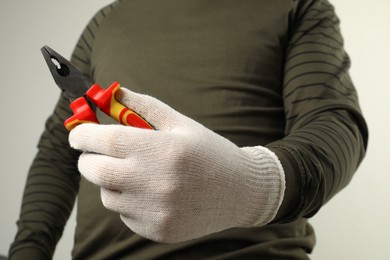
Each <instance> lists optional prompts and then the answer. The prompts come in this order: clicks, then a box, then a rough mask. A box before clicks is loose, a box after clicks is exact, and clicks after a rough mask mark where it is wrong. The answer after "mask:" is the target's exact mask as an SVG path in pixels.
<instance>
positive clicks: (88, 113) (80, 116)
mask: <svg viewBox="0 0 390 260" xmlns="http://www.w3.org/2000/svg"><path fill="white" fill-rule="evenodd" d="M70 108H71V109H72V111H73V114H74V115H73V116H71V117H69V118H68V119H67V120H65V122H64V125H65V127H66V129H68V130H69V131H70V130H72V129H73V128H75V127H76V126H78V125H79V124H82V123H97V124H98V123H99V121H98V120H97V118H96V115H95V112H94V111H93V110H92V109H91V107H90V106H89V104H88V102H87V100H86V99H85V98H84V97H79V98H78V99H76V100H74V101H73V102H72V103H70Z"/></svg>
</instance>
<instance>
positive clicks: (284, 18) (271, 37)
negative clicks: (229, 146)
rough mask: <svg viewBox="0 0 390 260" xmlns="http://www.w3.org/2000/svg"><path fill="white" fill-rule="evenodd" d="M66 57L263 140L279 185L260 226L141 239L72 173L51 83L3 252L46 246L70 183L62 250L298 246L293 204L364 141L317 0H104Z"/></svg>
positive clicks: (304, 207) (316, 196)
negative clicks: (68, 243) (69, 244)
mask: <svg viewBox="0 0 390 260" xmlns="http://www.w3.org/2000/svg"><path fill="white" fill-rule="evenodd" d="M72 61H73V62H74V63H75V64H76V65H77V66H78V67H79V68H80V69H82V70H83V71H84V72H85V73H87V74H89V75H91V76H92V77H93V79H94V80H95V81H96V82H97V83H99V84H100V85H101V86H106V87H108V86H109V85H110V84H111V83H112V82H113V81H119V82H120V83H121V85H122V86H124V87H127V88H129V89H131V90H133V91H136V92H140V93H145V94H149V95H151V96H154V97H156V98H158V99H160V100H162V101H163V102H165V103H167V104H168V105H170V106H172V107H173V108H175V109H176V110H177V111H179V112H181V113H183V114H185V115H187V116H189V117H191V118H193V119H195V120H197V121H198V122H200V123H202V124H203V125H205V126H206V127H208V128H210V129H211V130H213V131H215V132H217V133H218V134H220V135H223V136H225V137H226V138H228V139H229V140H231V141H233V142H234V143H236V144H237V145H239V146H255V145H264V146H266V147H268V148H269V149H271V150H272V151H274V152H275V153H276V155H277V156H278V157H279V159H280V161H281V163H282V165H283V167H284V170H285V174H286V185H287V187H286V195H285V198H284V201H283V204H282V206H281V209H280V210H279V212H278V215H277V218H276V219H275V221H274V222H273V223H272V224H269V225H267V226H265V227H261V228H253V229H238V228H237V229H230V230H227V231H224V232H220V233H217V234H213V235H210V236H207V237H204V238H201V239H196V240H192V241H188V242H183V243H178V244H170V245H167V244H159V243H155V242H153V241H149V240H146V239H144V238H142V237H140V236H138V235H137V234H134V233H133V232H132V231H131V230H129V229H128V228H127V227H126V226H125V225H124V224H123V223H122V222H121V221H120V219H119V217H118V215H117V214H116V213H113V212H110V211H108V210H107V209H105V208H104V207H103V206H102V203H101V201H100V195H99V188H98V187H96V186H94V185H93V184H91V183H89V182H87V181H86V180H84V179H83V178H81V177H80V174H79V173H78V170H77V159H78V155H79V153H78V152H77V151H75V150H72V149H71V148H70V147H69V144H68V140H67V139H68V132H67V131H66V130H65V128H64V126H63V121H64V120H65V119H66V118H67V117H69V116H70V115H71V111H70V109H69V107H68V105H69V102H68V101H67V100H65V98H63V97H62V96H61V97H60V99H59V101H58V105H57V106H56V108H55V110H54V112H53V114H52V116H51V117H50V118H49V119H48V121H47V123H46V129H45V131H44V133H43V134H42V137H41V139H40V141H39V144H38V148H39V152H38V153H37V156H36V158H35V160H34V162H33V164H32V166H31V169H30V172H29V175H28V179H27V184H26V188H25V193H24V197H23V203H22V209H21V215H20V219H19V221H18V233H17V235H16V238H15V241H14V242H13V244H12V245H11V249H10V257H11V259H34V258H36V259H45V258H50V257H51V256H52V254H53V252H54V250H55V246H56V243H57V241H58V239H59V238H60V236H61V234H62V231H63V227H64V225H65V223H66V220H67V218H68V217H69V214H70V212H71V209H72V207H73V204H74V202H75V199H76V197H77V196H78V205H77V228H76V233H75V246H74V249H73V252H72V256H73V258H75V259H130V258H131V259H151V258H167V259H176V258H190V259H199V258H205V257H210V258H212V257H216V258H240V259H243V258H250V257H252V258H258V259H259V258H260V257H263V258H261V259H281V258H283V257H285V258H287V259H305V258H307V254H308V253H310V252H311V250H312V248H313V246H314V241H315V238H314V233H313V230H312V228H311V226H310V225H309V224H308V223H307V221H306V218H308V217H310V216H313V215H314V214H315V213H316V212H317V211H318V210H319V209H320V208H321V206H322V205H324V203H326V202H327V201H328V200H329V199H330V198H332V197H333V196H334V195H335V194H336V193H337V192H338V191H340V190H341V189H342V188H344V187H345V186H346V185H347V184H348V183H349V181H350V180H351V177H352V176H353V173H354V172H355V170H356V169H357V167H358V165H359V163H360V162H361V160H362V158H363V157H364V154H365V148H366V145H367V127H366V125H365V121H364V119H363V117H362V114H361V112H360V109H359V105H358V98H357V94H356V91H355V88H354V86H353V84H352V82H351V79H350V77H349V74H348V69H349V66H350V61H349V58H348V56H347V54H346V53H345V51H344V49H343V39H342V36H341V35H340V30H339V21H338V18H337V16H336V15H335V12H334V8H333V7H332V6H331V4H330V3H329V2H327V1H326V0H317V1H316V0H296V1H294V0H268V1H267V0H223V1H222V0H213V1H210V0H188V1H182V0H122V1H117V2H115V3H113V4H112V5H110V6H107V7H105V8H103V9H102V10H101V11H100V12H98V13H97V14H96V15H95V17H93V19H92V20H91V22H90V23H89V24H88V26H87V27H86V29H85V31H84V32H83V34H82V36H81V37H80V40H79V42H78V43H77V46H76V48H75V51H74V54H73V56H72ZM42 91H43V90H42ZM97 115H98V118H99V120H100V121H101V123H112V121H111V120H110V119H109V118H108V117H107V116H105V115H103V114H101V113H100V112H97ZM26 256H28V258H26ZM64 258H68V257H67V256H64Z"/></svg>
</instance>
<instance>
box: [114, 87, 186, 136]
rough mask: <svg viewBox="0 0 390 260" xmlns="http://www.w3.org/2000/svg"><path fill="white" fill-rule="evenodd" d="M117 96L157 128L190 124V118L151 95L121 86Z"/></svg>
mask: <svg viewBox="0 0 390 260" xmlns="http://www.w3.org/2000/svg"><path fill="white" fill-rule="evenodd" d="M117 98H118V100H119V101H120V102H121V103H122V104H123V105H125V106H126V107H128V108H130V109H132V110H134V111H135V112H136V113H137V114H139V115H140V116H142V117H143V118H144V119H145V120H146V121H148V122H149V123H150V124H152V125H153V126H154V127H155V128H156V129H157V130H165V131H169V130H171V129H172V128H175V127H177V126H180V125H186V124H188V119H189V118H187V117H186V116H184V115H182V114H180V113H179V112H177V111H176V110H174V109H173V108H171V107H170V106H168V105H167V104H165V103H163V102H161V101H160V100H158V99H156V98H153V97H151V96H147V95H142V94H138V93H135V92H132V91H130V90H128V89H125V88H121V91H119V92H118V94H117Z"/></svg>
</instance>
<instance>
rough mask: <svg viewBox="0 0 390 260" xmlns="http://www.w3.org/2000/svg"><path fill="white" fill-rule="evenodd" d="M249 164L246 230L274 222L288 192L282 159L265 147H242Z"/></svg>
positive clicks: (247, 173)
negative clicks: (286, 191)
mask: <svg viewBox="0 0 390 260" xmlns="http://www.w3.org/2000/svg"><path fill="white" fill-rule="evenodd" d="M241 150H242V151H244V152H245V153H246V154H247V156H248V155H249V161H247V162H248V164H247V167H248V168H247V172H246V174H245V176H246V177H247V178H248V179H247V180H246V181H247V183H248V185H246V188H247V195H248V196H247V197H246V198H247V201H246V206H247V208H246V211H245V212H246V214H245V219H246V220H245V222H246V223H243V224H244V226H246V227H256V226H263V225H266V224H268V223H269V222H271V221H272V220H273V219H274V218H275V216H276V214H277V212H278V210H279V208H280V205H281V204H282V201H283V198H284V191H285V189H286V181H285V174H284V170H283V167H282V164H281V163H280V161H279V159H278V157H277V156H276V155H275V153H273V152H272V151H271V150H269V149H267V148H265V147H263V146H255V147H244V148H241Z"/></svg>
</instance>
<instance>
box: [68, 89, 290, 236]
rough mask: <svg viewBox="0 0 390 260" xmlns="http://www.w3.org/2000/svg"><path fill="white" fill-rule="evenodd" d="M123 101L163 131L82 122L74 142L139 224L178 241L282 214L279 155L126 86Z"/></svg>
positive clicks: (113, 202) (129, 219)
mask: <svg viewBox="0 0 390 260" xmlns="http://www.w3.org/2000/svg"><path fill="white" fill-rule="evenodd" d="M118 99H119V101H120V102H121V103H122V104H124V105H125V106H127V107H129V108H130V109H133V110H134V111H136V112H137V113H138V114H140V115H141V116H142V117H143V118H145V119H146V120H147V121H148V122H149V123H151V124H152V125H153V126H155V127H156V129H158V131H154V130H147V129H139V128H133V127H129V126H122V125H97V124H82V125H80V126H77V127H76V128H75V129H74V130H72V131H71V133H70V137H69V141H70V144H71V146H72V147H73V148H76V149H79V150H82V151H84V153H83V154H82V155H81V157H80V159H79V170H80V172H81V173H82V175H83V176H84V177H85V178H86V179H88V180H89V181H91V182H93V183H95V184H96V185H99V186H100V187H101V199H102V201H103V204H104V206H105V207H106V208H108V209H110V210H113V211H115V212H118V213H119V214H120V216H121V219H122V221H123V222H124V223H125V224H126V225H127V226H128V227H129V228H130V229H131V230H133V231H134V232H136V233H138V234H139V235H141V236H143V237H145V238H148V239H152V240H155V241H159V242H166V243H173V242H180V241H185V240H190V239H194V238H199V237H202V236H205V235H208V234H211V233H214V232H218V231H222V230H225V229H228V228H232V227H254V226H262V225H265V224H267V223H269V222H270V221H271V220H273V219H274V217H275V215H276V213H277V211H278V209H279V207H280V205H281V202H282V200H283V196H284V189H285V177H284V172H283V168H282V166H281V164H280V162H279V160H278V158H277V157H276V155H275V154H274V153H272V152H271V151H270V150H268V149H267V148H265V147H262V146H256V147H245V148H239V147H237V146H236V145H235V144H233V143H232V142H230V141H229V140H227V139H225V138H224V137H222V136H220V135H217V134H215V133H214V132H212V131H211V130H209V129H207V128H206V127H204V126H203V125H200V124H199V123H197V122H195V121H194V120H192V119H190V118H188V117H186V116H184V115H182V114H180V113H178V112H177V111H175V110H173V109H172V108H171V107H169V106H167V105H165V104H164V103H162V102H161V101H159V100H157V99H154V98H152V97H149V96H145V95H140V94H136V93H133V92H131V91H129V90H127V89H122V91H121V92H120V93H119V94H118Z"/></svg>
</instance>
